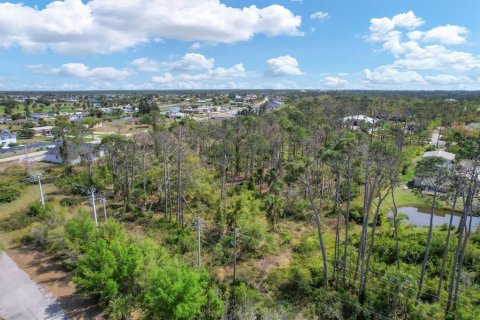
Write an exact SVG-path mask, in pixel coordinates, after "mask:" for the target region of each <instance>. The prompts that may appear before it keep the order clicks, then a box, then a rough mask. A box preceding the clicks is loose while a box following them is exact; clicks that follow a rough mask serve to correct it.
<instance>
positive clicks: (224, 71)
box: [178, 63, 249, 81]
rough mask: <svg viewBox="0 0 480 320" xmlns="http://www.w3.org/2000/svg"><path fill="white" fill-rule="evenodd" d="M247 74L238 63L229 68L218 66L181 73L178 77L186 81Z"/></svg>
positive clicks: (244, 75) (226, 77)
mask: <svg viewBox="0 0 480 320" xmlns="http://www.w3.org/2000/svg"><path fill="white" fill-rule="evenodd" d="M248 74H249V73H248V72H247V71H246V70H245V67H244V66H243V64H241V63H239V64H236V65H234V66H232V67H230V68H222V67H219V68H216V69H212V70H208V71H207V72H205V73H200V74H193V75H192V74H181V75H179V76H178V78H179V79H180V80H186V81H200V80H218V79H228V78H240V77H246V76H247V75H248Z"/></svg>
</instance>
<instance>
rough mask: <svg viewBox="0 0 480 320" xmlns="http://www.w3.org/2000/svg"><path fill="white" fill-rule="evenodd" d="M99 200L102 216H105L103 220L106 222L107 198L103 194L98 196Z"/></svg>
mask: <svg viewBox="0 0 480 320" xmlns="http://www.w3.org/2000/svg"><path fill="white" fill-rule="evenodd" d="M100 202H101V203H102V204H103V216H104V217H105V222H107V199H106V198H105V197H104V196H103V197H101V198H100Z"/></svg>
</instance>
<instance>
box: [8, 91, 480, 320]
mask: <svg viewBox="0 0 480 320" xmlns="http://www.w3.org/2000/svg"><path fill="white" fill-rule="evenodd" d="M477 110H478V105H476V104H475V103H471V102H468V101H461V102H447V101H444V100H442V99H431V98H430V99H427V98H418V97H409V96H406V97H402V98H398V97H388V98H380V97H367V96H360V95H359V96H339V95H323V96H318V97H305V98H303V99H294V98H292V99H290V101H289V103H288V104H287V105H286V106H284V107H282V108H280V109H278V110H275V111H271V112H264V113H261V114H253V115H247V116H240V117H238V118H236V119H234V120H225V121H223V122H205V123H203V122H202V123H201V122H195V121H188V120H182V121H175V122H171V121H168V120H167V119H166V118H165V117H163V116H161V115H160V114H159V113H158V112H157V111H151V112H150V113H148V115H147V117H146V118H145V121H147V122H148V123H149V125H150V130H149V132H148V133H138V134H136V135H133V136H131V137H125V136H120V135H110V136H107V137H105V138H104V139H103V140H102V143H101V147H102V148H103V149H104V150H105V152H106V157H105V158H102V159H101V160H99V161H98V162H95V161H94V159H93V157H87V158H86V159H85V161H84V163H83V164H82V165H81V166H78V167H68V166H67V167H64V168H63V169H62V172H61V173H60V174H59V175H58V176H55V181H56V182H55V183H56V185H57V186H58V187H59V189H61V190H63V191H64V192H65V193H67V194H68V196H69V197H70V198H67V200H63V201H62V204H61V205H60V204H56V203H48V202H47V205H46V206H45V208H43V209H38V208H36V207H35V204H34V205H32V207H30V209H29V211H28V213H26V214H27V215H29V216H33V217H35V219H34V220H31V221H33V222H34V224H33V225H32V227H31V234H30V236H29V237H28V239H26V240H28V241H32V242H34V243H35V244H37V245H38V246H39V247H40V248H42V249H44V250H48V251H49V252H51V253H52V254H54V255H56V256H57V257H58V258H59V259H62V260H63V261H64V264H65V266H66V267H67V268H70V269H72V270H73V271H74V273H75V276H74V281H75V283H76V284H77V287H78V290H79V292H80V293H84V294H87V295H91V296H94V297H96V298H97V299H98V301H99V302H100V303H101V305H102V306H104V307H105V309H106V311H107V313H108V314H109V315H110V317H111V318H112V319H128V318H129V317H130V315H131V314H132V313H135V314H137V315H138V314H139V315H141V316H142V317H144V318H146V319H221V318H222V317H225V318H227V319H294V318H297V319H303V318H306V319H310V318H312V319H396V318H402V319H441V318H448V319H453V318H456V319H477V318H478V314H480V276H479V275H480V267H479V266H480V247H479V244H480V235H479V234H478V233H477V230H474V229H473V228H472V226H471V221H472V219H471V218H472V216H473V214H474V213H475V211H476V208H477V198H476V196H477V193H478V186H477V181H478V179H477V177H478V172H477V166H476V164H477V162H478V160H479V155H480V139H479V135H478V133H477V132H471V131H467V130H466V129H464V128H463V126H462V125H464V124H465V123H469V122H472V121H475V120H477V118H478V117H479V114H478V111H477ZM356 114H365V115H368V116H371V117H372V118H374V119H376V121H375V122H374V123H373V124H371V125H369V124H362V125H360V126H359V127H358V128H355V129H354V128H353V127H352V125H351V123H348V122H345V121H342V119H343V118H344V117H346V116H349V115H356ZM438 125H443V126H444V128H445V132H444V137H445V138H446V140H447V144H448V146H447V148H448V150H450V151H452V152H454V153H455V154H456V155H457V163H456V164H455V165H453V166H447V165H446V164H445V163H444V162H443V160H442V159H441V158H436V157H432V158H429V159H423V160H420V159H419V155H421V154H422V152H423V151H424V150H425V149H426V142H427V141H429V140H430V136H431V131H432V129H433V128H435V127H436V126H438ZM64 126H65V128H67V127H69V125H68V124H67V123H65V124H64ZM61 132H66V130H62V131H61ZM460 160H469V161H463V162H461V161H460ZM415 176H416V177H417V178H420V179H423V180H424V181H425V184H426V185H427V187H428V190H429V191H430V192H431V193H432V195H429V196H426V195H422V194H420V192H421V190H417V191H415V192H418V193H419V194H415V193H414V192H411V191H410V192H409V193H408V196H409V197H410V198H409V199H403V198H402V197H405V194H407V193H405V194H404V193H401V190H402V188H403V186H404V185H405V184H406V183H407V182H408V181H409V180H411V179H412V178H414V177H415ZM432 177H433V178H432ZM92 188H94V190H95V192H96V193H97V195H99V194H102V195H103V196H104V197H105V198H106V201H107V205H108V215H109V222H108V223H103V219H101V216H102V215H101V214H100V211H101V209H100V208H97V209H98V211H99V220H100V221H101V223H100V224H99V226H98V228H97V227H96V226H95V223H94V222H93V220H92V218H91V216H90V214H89V213H85V212H83V211H82V210H79V213H75V216H74V217H73V218H69V219H66V218H65V215H66V214H65V212H66V211H69V212H70V211H73V212H76V211H75V207H76V206H77V205H78V202H77V201H78V200H75V199H79V198H85V197H86V196H87V191H88V190H90V192H91V191H92V190H93V189H92ZM12 192H13V191H12ZM12 196H15V195H12ZM411 199H416V200H415V201H419V200H418V199H422V201H424V202H422V203H423V205H425V204H427V205H428V206H430V208H431V209H432V210H434V209H435V208H438V207H442V208H445V209H449V210H453V211H459V212H461V213H460V214H461V221H462V222H461V223H460V226H459V227H458V228H456V229H455V228H454V226H452V225H450V226H445V227H443V228H432V225H430V227H429V228H415V227H412V226H410V225H409V224H408V220H406V219H405V216H404V215H403V214H401V212H399V211H398V210H397V208H398V207H400V206H401V205H407V204H411V205H416V204H418V203H411V201H412V200H411ZM37 206H38V204H37ZM389 212H391V213H392V214H390V215H389V214H388V213H389Z"/></svg>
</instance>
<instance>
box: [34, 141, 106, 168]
mask: <svg viewBox="0 0 480 320" xmlns="http://www.w3.org/2000/svg"><path fill="white" fill-rule="evenodd" d="M62 148H63V145H62V143H58V144H56V145H55V147H52V148H48V150H47V153H46V154H45V158H44V160H43V161H45V162H50V163H56V164H64V163H67V164H69V165H77V164H79V163H81V162H82V161H88V160H90V159H91V160H94V161H95V160H98V159H100V158H103V157H104V156H105V151H104V150H103V148H102V147H100V146H99V145H97V144H93V143H82V144H80V145H78V146H77V145H74V144H73V143H67V159H64V158H63V152H62Z"/></svg>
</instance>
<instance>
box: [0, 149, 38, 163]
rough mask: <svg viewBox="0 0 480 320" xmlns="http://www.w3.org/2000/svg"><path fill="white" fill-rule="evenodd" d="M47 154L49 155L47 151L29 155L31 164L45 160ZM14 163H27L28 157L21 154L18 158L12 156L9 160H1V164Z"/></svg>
mask: <svg viewBox="0 0 480 320" xmlns="http://www.w3.org/2000/svg"><path fill="white" fill-rule="evenodd" d="M45 153H47V150H43V151H37V152H32V153H29V154H28V160H29V161H30V162H33V161H41V160H43V159H44V158H45ZM12 161H19V162H26V161H27V157H26V156H25V155H24V154H20V155H18V156H11V157H8V158H3V159H0V163H4V162H12Z"/></svg>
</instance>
